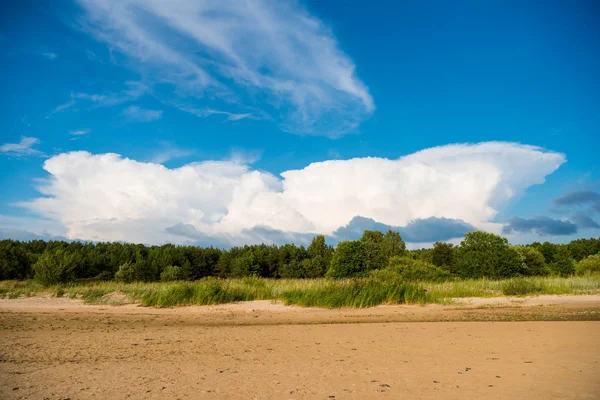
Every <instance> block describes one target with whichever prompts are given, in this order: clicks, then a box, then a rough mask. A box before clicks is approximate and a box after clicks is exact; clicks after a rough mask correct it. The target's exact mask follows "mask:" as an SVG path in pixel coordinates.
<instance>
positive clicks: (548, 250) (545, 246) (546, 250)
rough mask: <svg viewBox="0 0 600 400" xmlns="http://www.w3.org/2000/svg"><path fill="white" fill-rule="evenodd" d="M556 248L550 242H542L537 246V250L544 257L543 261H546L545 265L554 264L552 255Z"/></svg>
mask: <svg viewBox="0 0 600 400" xmlns="http://www.w3.org/2000/svg"><path fill="white" fill-rule="evenodd" d="M556 248H557V245H556V244H554V243H550V242H544V243H542V244H541V245H540V246H539V248H538V250H539V251H540V253H542V255H543V256H544V260H545V261H546V264H547V265H550V264H551V263H552V262H554V253H556Z"/></svg>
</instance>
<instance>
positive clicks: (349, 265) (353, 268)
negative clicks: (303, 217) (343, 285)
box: [327, 240, 366, 278]
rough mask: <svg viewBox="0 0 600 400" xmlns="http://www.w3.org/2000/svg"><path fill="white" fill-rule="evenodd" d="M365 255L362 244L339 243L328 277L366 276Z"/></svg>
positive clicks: (357, 242)
mask: <svg viewBox="0 0 600 400" xmlns="http://www.w3.org/2000/svg"><path fill="white" fill-rule="evenodd" d="M365 270H366V268H365V254H364V250H363V245H362V242H361V241H359V240H346V241H343V242H339V243H338V245H337V247H336V249H335V251H334V253H333V257H332V259H331V264H330V265H329V270H328V271H327V276H329V277H331V278H348V277H354V276H362V275H364V274H365Z"/></svg>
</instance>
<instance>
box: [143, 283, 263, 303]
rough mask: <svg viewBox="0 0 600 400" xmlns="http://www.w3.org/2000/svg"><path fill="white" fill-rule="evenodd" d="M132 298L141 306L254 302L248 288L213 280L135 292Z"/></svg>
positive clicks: (156, 287)
mask: <svg viewBox="0 0 600 400" xmlns="http://www.w3.org/2000/svg"><path fill="white" fill-rule="evenodd" d="M132 298H133V299H134V300H138V301H139V302H140V304H142V305H143V306H152V307H174V306H187V305H210V304H223V303H235V302H238V301H248V300H255V299H256V296H255V293H253V291H252V290H250V289H249V288H248V287H239V286H238V287H236V286H234V285H231V284H229V282H227V281H221V280H218V279H214V278H208V279H204V280H201V281H198V282H195V283H183V282H179V283H174V284H170V285H166V286H162V287H160V286H155V287H151V288H144V289H142V290H136V291H134V292H133V293H132Z"/></svg>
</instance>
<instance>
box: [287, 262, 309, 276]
mask: <svg viewBox="0 0 600 400" xmlns="http://www.w3.org/2000/svg"><path fill="white" fill-rule="evenodd" d="M305 261H308V262H309V263H310V261H309V260H305ZM279 276H280V277H281V278H287V279H294V278H306V269H305V263H304V261H298V260H292V261H290V262H288V263H286V264H283V265H282V266H281V268H279Z"/></svg>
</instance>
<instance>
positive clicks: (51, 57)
mask: <svg viewBox="0 0 600 400" xmlns="http://www.w3.org/2000/svg"><path fill="white" fill-rule="evenodd" d="M42 55H43V56H44V57H46V58H47V59H48V60H54V59H55V58H57V57H58V54H56V53H42Z"/></svg>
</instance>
